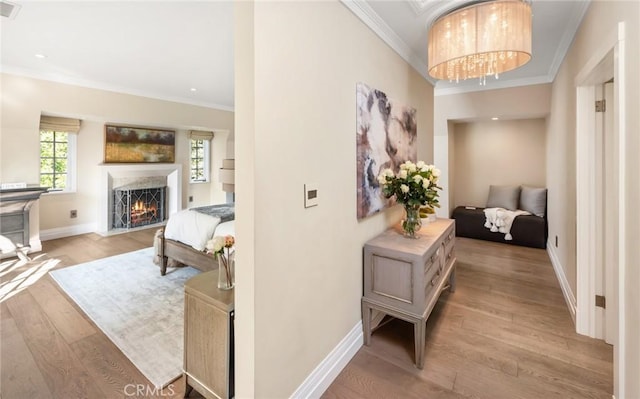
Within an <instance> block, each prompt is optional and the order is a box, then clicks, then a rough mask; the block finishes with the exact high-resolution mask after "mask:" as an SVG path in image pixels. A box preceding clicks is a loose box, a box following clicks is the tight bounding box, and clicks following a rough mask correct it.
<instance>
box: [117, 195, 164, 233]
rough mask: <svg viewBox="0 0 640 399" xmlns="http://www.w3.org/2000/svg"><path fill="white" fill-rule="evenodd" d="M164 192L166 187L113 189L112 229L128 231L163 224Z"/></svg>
mask: <svg viewBox="0 0 640 399" xmlns="http://www.w3.org/2000/svg"><path fill="white" fill-rule="evenodd" d="M166 191H167V188H166V186H163V187H138V188H131V187H118V188H115V189H113V218H112V220H113V228H114V229H130V228H134V227H140V226H147V225H151V224H156V223H161V222H163V221H164V220H165V207H166V205H165V202H166V200H165V195H166Z"/></svg>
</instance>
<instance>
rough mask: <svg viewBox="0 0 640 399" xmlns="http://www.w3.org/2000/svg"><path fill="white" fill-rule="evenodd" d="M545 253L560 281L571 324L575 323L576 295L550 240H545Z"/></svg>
mask: <svg viewBox="0 0 640 399" xmlns="http://www.w3.org/2000/svg"><path fill="white" fill-rule="evenodd" d="M547 253H548V254H549V259H551V264H552V265H553V270H555V272H556V277H557V278H558V282H559V283H560V288H561V289H562V294H563V295H564V300H565V302H567V307H568V308H569V313H571V318H572V319H573V324H575V323H576V307H577V303H578V302H577V300H576V296H575V295H574V294H573V292H572V291H571V286H570V285H569V280H567V276H566V274H565V273H564V268H563V267H562V264H561V263H560V259H558V254H556V250H555V248H554V247H553V245H551V242H550V241H549V242H547Z"/></svg>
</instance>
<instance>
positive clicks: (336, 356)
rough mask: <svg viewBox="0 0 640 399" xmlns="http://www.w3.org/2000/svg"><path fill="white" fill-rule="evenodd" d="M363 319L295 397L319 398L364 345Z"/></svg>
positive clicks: (298, 390)
mask: <svg viewBox="0 0 640 399" xmlns="http://www.w3.org/2000/svg"><path fill="white" fill-rule="evenodd" d="M362 343H363V335H362V320H360V321H359V322H358V323H357V324H356V325H355V326H354V327H353V328H352V329H351V331H349V333H348V334H347V335H346V336H345V337H344V338H343V339H342V341H340V342H339V343H338V345H336V347H335V348H333V350H332V351H331V353H329V354H328V355H327V357H325V358H324V360H322V362H320V364H318V366H317V367H316V368H315V369H314V370H313V371H312V372H311V374H309V376H307V378H306V379H305V380H304V382H303V383H302V384H301V385H300V386H299V387H298V389H296V391H295V392H294V393H293V394H292V395H291V398H293V399H302V398H305V399H306V398H319V397H320V396H322V394H323V393H324V391H326V390H327V388H329V385H331V383H332V382H333V380H335V379H336V377H337V376H338V374H340V372H341V371H342V369H343V368H344V367H345V366H346V365H347V363H349V361H350V360H351V358H353V357H354V356H355V354H356V352H358V349H360V347H361V346H362Z"/></svg>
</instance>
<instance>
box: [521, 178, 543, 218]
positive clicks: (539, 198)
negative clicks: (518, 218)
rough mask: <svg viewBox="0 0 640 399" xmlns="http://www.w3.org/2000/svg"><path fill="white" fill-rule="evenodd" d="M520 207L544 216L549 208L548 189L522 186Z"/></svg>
mask: <svg viewBox="0 0 640 399" xmlns="http://www.w3.org/2000/svg"><path fill="white" fill-rule="evenodd" d="M519 208H520V209H522V210H523V211H527V212H530V213H532V214H534V215H536V216H540V217H541V218H543V217H544V215H545V213H546V210H547V189H546V188H538V187H527V186H522V189H521V192H520V205H519Z"/></svg>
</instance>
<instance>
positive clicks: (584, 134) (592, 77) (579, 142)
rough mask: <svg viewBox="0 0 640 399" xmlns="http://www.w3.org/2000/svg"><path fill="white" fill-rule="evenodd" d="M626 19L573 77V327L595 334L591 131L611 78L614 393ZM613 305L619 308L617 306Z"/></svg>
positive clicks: (618, 381)
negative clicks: (615, 209)
mask: <svg viewBox="0 0 640 399" xmlns="http://www.w3.org/2000/svg"><path fill="white" fill-rule="evenodd" d="M624 27H625V26H624V22H620V23H618V26H617V29H615V30H613V31H611V32H609V34H608V35H606V36H605V37H602V38H600V39H601V40H600V43H601V44H600V46H599V47H598V48H597V50H596V51H595V52H594V53H593V56H592V57H591V58H590V59H589V61H588V62H587V63H586V64H585V66H584V67H583V68H582V69H581V70H580V72H579V73H578V75H577V76H576V78H575V85H576V222H577V223H576V228H577V230H576V280H577V281H576V288H577V309H576V331H577V332H578V333H580V334H584V335H588V336H591V337H595V334H596V323H595V321H596V317H595V315H596V307H595V286H596V249H595V248H596V245H598V244H599V243H598V242H597V240H596V237H597V229H598V228H599V227H600V226H596V224H595V222H594V221H595V219H596V218H595V215H596V199H595V198H593V194H592V193H594V192H595V189H596V170H595V165H594V162H593V160H594V159H595V158H596V156H595V151H596V133H595V124H594V121H595V106H594V101H595V86H596V85H598V84H601V83H603V82H605V81H606V80H608V79H609V78H611V76H612V73H611V72H613V77H614V109H615V114H614V116H613V118H614V131H616V132H617V134H618V137H619V141H618V149H619V158H618V171H619V174H618V198H619V214H618V215H619V216H618V242H619V244H618V253H619V256H618V264H617V265H614V267H613V269H614V270H613V273H614V274H615V275H614V276H612V277H613V281H614V290H615V291H616V292H617V293H618V295H617V296H614V297H613V298H607V302H610V301H615V303H613V304H612V305H614V306H612V308H614V309H615V308H617V312H616V313H617V319H618V336H617V340H616V342H615V343H614V391H617V390H623V389H624V379H625V373H624V371H625V370H624V356H625V351H624V349H625V348H624V342H625V341H624V310H625V309H624V301H623V300H622V299H623V298H624V267H619V266H620V265H624V264H625V259H624V254H625V242H626V235H625V216H626V209H625V203H624V179H625V159H624V154H625V151H624V146H625V143H626V139H625V137H626V136H625V135H626V126H625V101H624V98H625V86H626V80H625V73H624V72H625V71H624V31H625V29H624ZM615 305H617V306H615ZM615 393H616V397H624V392H622V391H618V392H615Z"/></svg>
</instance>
